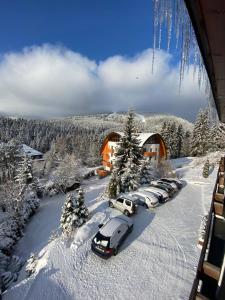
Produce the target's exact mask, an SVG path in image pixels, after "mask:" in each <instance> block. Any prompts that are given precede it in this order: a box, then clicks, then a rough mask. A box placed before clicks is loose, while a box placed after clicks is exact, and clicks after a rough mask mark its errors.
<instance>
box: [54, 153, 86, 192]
mask: <svg viewBox="0 0 225 300" xmlns="http://www.w3.org/2000/svg"><path fill="white" fill-rule="evenodd" d="M81 171H82V164H81V161H80V160H78V159H77V158H76V157H75V156H74V155H69V154H67V155H65V157H64V158H63V159H62V160H61V161H60V163H59V165H58V167H57V169H56V171H55V172H54V182H55V183H56V185H58V186H60V187H61V189H62V191H64V192H65V191H66V189H67V187H69V186H71V185H72V183H73V182H74V181H80V180H81V175H82V172H81Z"/></svg>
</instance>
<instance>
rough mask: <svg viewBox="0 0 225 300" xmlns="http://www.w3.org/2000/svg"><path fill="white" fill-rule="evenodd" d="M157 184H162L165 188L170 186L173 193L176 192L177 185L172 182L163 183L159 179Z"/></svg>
mask: <svg viewBox="0 0 225 300" xmlns="http://www.w3.org/2000/svg"><path fill="white" fill-rule="evenodd" d="M157 182H158V183H163V184H165V185H167V186H170V187H171V188H173V189H174V191H175V192H177V191H178V187H177V185H176V184H175V183H174V182H166V181H163V180H161V179H159V180H157Z"/></svg>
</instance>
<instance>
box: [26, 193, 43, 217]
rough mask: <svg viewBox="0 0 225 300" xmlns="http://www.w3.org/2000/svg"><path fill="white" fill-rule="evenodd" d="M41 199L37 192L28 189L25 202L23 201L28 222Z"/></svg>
mask: <svg viewBox="0 0 225 300" xmlns="http://www.w3.org/2000/svg"><path fill="white" fill-rule="evenodd" d="M39 203H40V200H39V198H38V197H37V195H36V193H34V192H33V191H27V192H26V194H25V195H24V202H23V212H22V214H23V218H24V221H25V222H26V221H27V220H28V219H29V218H30V217H31V216H32V215H33V214H34V213H35V211H36V210H37V209H38V207H39Z"/></svg>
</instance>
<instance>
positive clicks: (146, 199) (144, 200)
mask: <svg viewBox="0 0 225 300" xmlns="http://www.w3.org/2000/svg"><path fill="white" fill-rule="evenodd" d="M131 196H132V197H133V198H134V199H135V200H136V203H137V204H139V205H141V206H144V207H145V208H150V207H156V206H157V205H158V204H159V200H158V198H157V197H156V196H154V195H153V194H151V193H150V192H147V191H138V192H134V193H132V194H131Z"/></svg>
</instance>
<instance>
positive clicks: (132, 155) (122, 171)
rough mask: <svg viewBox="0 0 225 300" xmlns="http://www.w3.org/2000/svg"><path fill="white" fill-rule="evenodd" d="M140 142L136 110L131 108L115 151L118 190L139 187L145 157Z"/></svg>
mask: <svg viewBox="0 0 225 300" xmlns="http://www.w3.org/2000/svg"><path fill="white" fill-rule="evenodd" d="M139 144H140V141H139V140H138V139H137V129H136V127H135V122H134V112H133V110H129V112H128V116H127V121H126V124H125V127H124V130H123V135H122V137H121V139H120V142H119V146H118V148H117V151H116V153H115V156H116V159H115V163H114V166H113V168H114V170H115V172H116V173H117V176H118V184H119V186H118V187H117V190H118V192H127V191H130V190H133V189H136V188H137V187H138V184H139V173H140V164H141V161H142V159H143V155H142V150H141V148H140V147H139Z"/></svg>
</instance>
